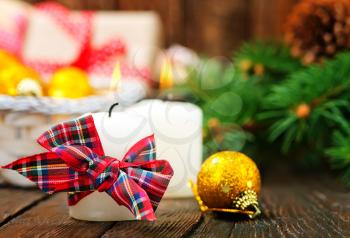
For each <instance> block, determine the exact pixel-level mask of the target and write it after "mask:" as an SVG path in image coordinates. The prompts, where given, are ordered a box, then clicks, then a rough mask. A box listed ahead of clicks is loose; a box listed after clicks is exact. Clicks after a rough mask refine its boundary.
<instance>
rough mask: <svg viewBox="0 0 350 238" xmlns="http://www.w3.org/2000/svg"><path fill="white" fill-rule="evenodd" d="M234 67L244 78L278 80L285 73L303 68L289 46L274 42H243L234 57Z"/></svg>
mask: <svg viewBox="0 0 350 238" xmlns="http://www.w3.org/2000/svg"><path fill="white" fill-rule="evenodd" d="M234 62H235V65H236V69H237V70H238V71H239V72H241V74H242V75H243V77H245V78H250V77H252V78H258V79H261V78H263V79H270V80H265V81H280V80H281V79H283V78H284V77H285V76H286V75H288V74H290V73H292V72H295V71H297V70H300V69H302V68H303V66H302V64H301V62H300V61H299V60H297V59H295V58H293V57H292V56H291V54H290V50H289V48H287V47H286V46H284V45H283V44H280V43H275V42H251V43H245V44H244V45H243V46H242V48H241V49H240V50H239V51H238V53H237V54H236V55H235V57H234Z"/></svg>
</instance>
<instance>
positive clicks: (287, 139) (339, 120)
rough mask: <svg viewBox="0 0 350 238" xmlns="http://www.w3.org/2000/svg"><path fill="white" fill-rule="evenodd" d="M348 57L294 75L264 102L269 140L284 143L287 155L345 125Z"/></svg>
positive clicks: (349, 80) (349, 72)
mask: <svg viewBox="0 0 350 238" xmlns="http://www.w3.org/2000/svg"><path fill="white" fill-rule="evenodd" d="M349 65H350V53H343V54H340V55H339V56H338V57H337V58H336V59H334V60H331V61H329V62H326V63H325V64H324V65H322V66H311V67H309V68H306V69H305V70H302V71H299V72H296V73H293V74H292V75H291V76H290V77H289V78H288V79H287V80H286V81H285V82H282V83H281V84H279V85H276V86H273V87H272V89H271V93H269V95H268V96H267V98H266V101H265V102H264V109H265V112H262V113H261V114H260V115H259V119H261V120H269V121H270V122H272V125H271V128H270V137H269V138H270V140H271V141H275V140H277V139H279V138H282V140H283V148H282V149H283V150H284V151H285V152H288V150H289V148H290V146H291V145H292V144H294V143H300V142H305V141H310V140H311V141H312V140H314V138H315V135H317V134H327V133H328V132H329V131H330V130H332V129H333V128H343V127H346V126H347V125H348V122H347V119H346V116H345V114H344V113H345V112H348V110H349V106H350V103H349V100H347V97H348V96H347V94H348V93H349V91H350V67H349Z"/></svg>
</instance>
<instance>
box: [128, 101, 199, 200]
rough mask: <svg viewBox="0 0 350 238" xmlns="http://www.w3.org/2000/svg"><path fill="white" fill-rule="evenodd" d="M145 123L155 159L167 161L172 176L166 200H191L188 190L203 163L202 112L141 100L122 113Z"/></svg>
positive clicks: (181, 104) (182, 104)
mask: <svg viewBox="0 0 350 238" xmlns="http://www.w3.org/2000/svg"><path fill="white" fill-rule="evenodd" d="M125 111H126V112H133V113H135V114H138V115H142V116H144V117H146V118H147V119H148V122H149V126H150V128H151V130H152V131H153V132H154V134H155V140H156V144H157V157H158V158H159V159H165V160H168V161H169V162H170V164H171V166H172V167H173V170H174V176H173V178H172V180H171V181H170V184H169V186H168V189H167V191H166V193H165V197H172V198H175V197H189V196H193V194H192V191H191V189H190V188H189V187H188V186H187V183H188V180H189V179H192V180H195V179H196V176H197V173H198V171H199V169H200V165H201V163H202V117H203V115H202V111H201V109H200V108H199V107H197V106H195V105H193V104H191V103H185V102H171V101H162V100H143V101H141V102H139V103H137V104H135V105H133V106H131V107H129V108H127V109H126V110H125Z"/></svg>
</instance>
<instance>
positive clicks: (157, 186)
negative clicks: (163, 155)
mask: <svg viewBox="0 0 350 238" xmlns="http://www.w3.org/2000/svg"><path fill="white" fill-rule="evenodd" d="M127 174H128V177H130V178H132V179H133V181H135V182H136V183H137V184H138V185H139V186H140V187H141V188H142V189H144V190H145V191H146V192H147V194H148V197H149V199H150V201H151V204H152V206H153V210H154V211H155V210H156V209H157V207H158V205H159V203H160V201H161V199H162V197H163V195H164V193H165V191H166V189H167V187H168V185H169V182H170V180H171V178H172V176H173V174H174V172H173V169H172V167H171V165H170V163H169V162H168V161H166V160H154V161H151V162H147V163H145V164H142V166H141V167H136V168H133V167H130V168H128V169H127Z"/></svg>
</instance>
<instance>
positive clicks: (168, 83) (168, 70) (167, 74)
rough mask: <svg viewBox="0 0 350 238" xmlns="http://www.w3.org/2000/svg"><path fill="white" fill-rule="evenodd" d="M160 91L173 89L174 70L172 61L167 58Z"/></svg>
mask: <svg viewBox="0 0 350 238" xmlns="http://www.w3.org/2000/svg"><path fill="white" fill-rule="evenodd" d="M159 87H160V89H168V88H172V87H173V69H172V65H171V61H170V59H169V58H168V57H167V58H165V60H164V61H163V64H162V68H161V71H160V79H159Z"/></svg>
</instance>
